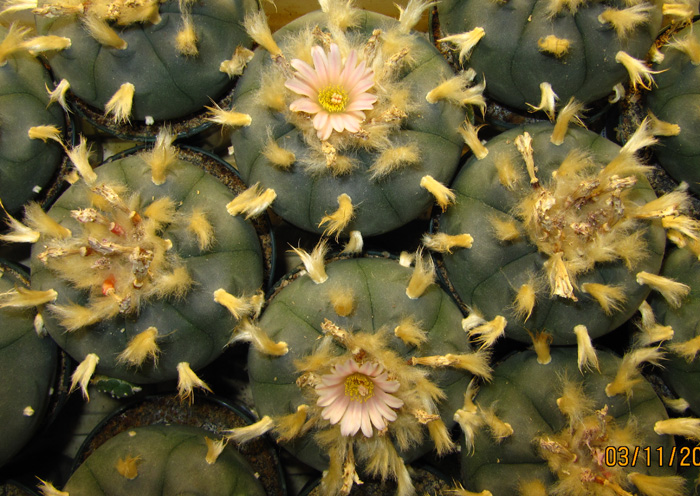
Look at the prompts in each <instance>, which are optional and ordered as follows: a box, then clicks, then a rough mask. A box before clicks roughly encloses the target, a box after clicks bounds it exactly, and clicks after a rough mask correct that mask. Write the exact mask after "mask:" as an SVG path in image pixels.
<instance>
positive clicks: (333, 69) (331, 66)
mask: <svg viewBox="0 0 700 496" xmlns="http://www.w3.org/2000/svg"><path fill="white" fill-rule="evenodd" d="M342 70H343V62H342V59H341V57H340V49H339V48H338V45H336V44H335V43H331V49H330V53H329V54H328V81H329V82H330V83H331V84H338V83H339V82H340V81H341V79H340V74H341V71H342Z"/></svg>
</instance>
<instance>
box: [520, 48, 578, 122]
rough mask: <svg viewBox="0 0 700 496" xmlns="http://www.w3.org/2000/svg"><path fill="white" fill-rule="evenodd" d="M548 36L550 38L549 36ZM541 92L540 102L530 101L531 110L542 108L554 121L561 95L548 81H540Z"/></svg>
mask: <svg viewBox="0 0 700 496" xmlns="http://www.w3.org/2000/svg"><path fill="white" fill-rule="evenodd" d="M547 38H549V36H548V37H547ZM557 39H558V38H557ZM540 49H542V47H540ZM567 50H568V45H567ZM562 55H563V54H562ZM540 92H541V94H542V96H541V97H540V104H539V105H537V106H534V105H532V104H530V103H528V104H527V106H528V107H530V112H537V111H538V110H542V111H543V112H544V113H546V114H547V117H548V118H549V120H550V121H552V122H553V121H554V113H555V109H556V105H557V100H559V97H558V96H557V94H556V93H554V90H553V89H552V85H551V84H549V83H547V82H543V83H540Z"/></svg>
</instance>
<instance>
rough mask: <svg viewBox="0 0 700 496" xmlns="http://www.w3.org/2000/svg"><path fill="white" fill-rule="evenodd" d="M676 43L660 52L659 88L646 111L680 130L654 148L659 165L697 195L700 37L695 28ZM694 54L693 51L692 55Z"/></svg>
mask: <svg viewBox="0 0 700 496" xmlns="http://www.w3.org/2000/svg"><path fill="white" fill-rule="evenodd" d="M672 40H673V41H672V42H671V43H669V44H668V45H666V46H664V47H662V48H661V53H662V54H663V55H664V59H663V62H661V63H659V64H656V65H655V66H654V69H655V70H658V71H660V73H659V74H658V75H657V76H656V86H655V87H654V88H652V91H650V92H649V93H648V94H647V107H648V108H649V110H651V111H652V112H653V113H654V115H656V117H658V118H659V119H661V120H662V121H665V122H669V123H671V124H676V125H678V126H679V127H680V130H679V133H678V134H677V135H675V136H666V137H662V138H660V139H659V144H658V145H657V146H656V147H655V150H654V151H655V153H656V157H657V159H658V161H659V164H660V165H661V166H662V167H663V168H664V169H666V171H668V173H669V174H670V175H671V176H672V177H673V178H675V179H676V180H678V181H685V182H687V183H688V186H689V187H690V189H691V190H692V191H694V192H695V193H700V145H698V143H700V131H698V121H699V120H700V112H699V111H698V105H697V98H698V97H697V87H698V85H699V84H700V69H699V68H698V66H697V60H698V59H697V57H699V56H700V54H698V53H697V50H698V48H697V47H696V46H694V45H696V44H697V43H698V42H700V34H699V33H698V30H697V29H693V26H688V27H687V28H685V29H684V30H682V31H680V32H679V33H677V34H675V35H674V36H673V39H672ZM693 50H694V51H693Z"/></svg>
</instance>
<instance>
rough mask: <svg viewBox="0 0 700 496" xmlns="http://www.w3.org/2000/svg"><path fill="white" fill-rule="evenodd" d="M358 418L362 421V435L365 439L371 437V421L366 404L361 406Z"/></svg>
mask: <svg viewBox="0 0 700 496" xmlns="http://www.w3.org/2000/svg"><path fill="white" fill-rule="evenodd" d="M360 417H361V419H362V424H361V427H362V434H364V435H365V437H372V419H371V418H370V416H369V411H368V408H367V404H366V403H365V404H363V405H362V411H361V413H360Z"/></svg>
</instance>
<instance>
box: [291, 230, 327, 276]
mask: <svg viewBox="0 0 700 496" xmlns="http://www.w3.org/2000/svg"><path fill="white" fill-rule="evenodd" d="M292 251H293V252H294V253H296V254H297V255H298V256H299V258H300V259H301V263H303V264H304V268H305V269H306V273H307V274H308V275H309V277H310V278H311V280H312V281H313V282H315V283H316V284H323V283H324V282H326V280H327V279H328V274H326V266H325V257H326V253H327V252H328V245H327V243H326V240H324V239H322V240H321V241H319V242H318V244H317V245H316V246H315V247H314V249H313V250H312V251H311V253H308V252H307V251H305V250H302V249H301V248H294V247H292Z"/></svg>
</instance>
